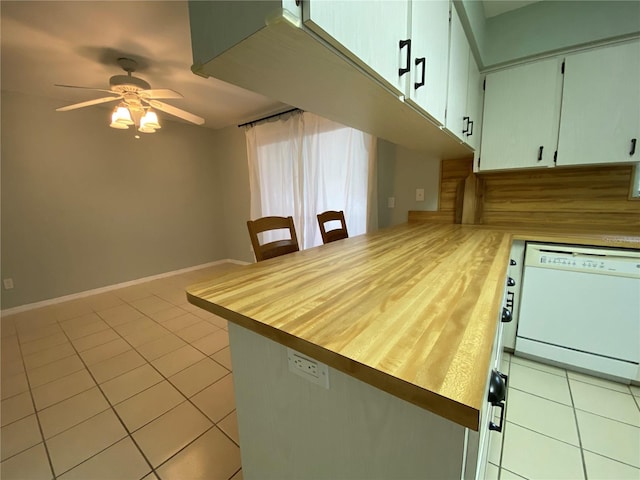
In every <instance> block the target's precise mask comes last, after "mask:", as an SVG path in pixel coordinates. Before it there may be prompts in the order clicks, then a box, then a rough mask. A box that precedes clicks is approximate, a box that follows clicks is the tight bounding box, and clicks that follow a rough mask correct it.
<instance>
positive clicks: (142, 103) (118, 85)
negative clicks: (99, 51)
mask: <svg viewBox="0 0 640 480" xmlns="http://www.w3.org/2000/svg"><path fill="white" fill-rule="evenodd" d="M118 65H120V66H121V67H122V69H123V70H124V71H125V72H127V75H114V76H113V77H111V78H110V79H109V85H110V89H109V90H105V89H102V88H91V87H78V86H75V85H57V84H56V85H55V86H56V87H65V88H81V89H85V90H94V91H97V92H107V93H109V94H111V95H110V96H108V97H102V98H97V99H95V100H88V101H86V102H80V103H74V104H73V105H67V106H66V107H60V108H56V111H57V112H66V111H68V110H75V109H77V108H83V107H89V106H91V105H98V104H101V103H107V102H114V101H116V100H120V103H119V104H118V106H116V107H115V108H114V111H113V114H112V116H111V125H110V126H111V127H113V128H122V129H124V128H129V125H136V126H137V127H138V130H139V131H141V132H143V133H153V132H155V130H156V129H158V128H160V124H159V123H158V117H157V115H156V114H155V112H153V110H152V109H151V107H153V108H155V109H157V110H161V111H163V112H166V113H168V114H170V115H174V116H176V117H178V118H181V119H183V120H186V121H188V122H191V123H194V124H196V125H202V124H203V123H204V119H203V118H201V117H199V116H197V115H194V114H192V113H189V112H187V111H185V110H181V109H180V108H177V107H174V106H173V105H168V104H166V103H164V102H159V101H158V100H157V99H158V98H162V99H166V98H183V97H182V95H181V94H180V93H178V92H176V91H174V90H170V89H168V88H157V89H152V88H151V86H150V85H149V83H147V82H146V81H144V80H143V79H141V78H139V77H134V76H133V75H131V74H132V73H133V72H135V70H136V67H137V63H136V61H135V60H132V59H130V58H119V59H118Z"/></svg>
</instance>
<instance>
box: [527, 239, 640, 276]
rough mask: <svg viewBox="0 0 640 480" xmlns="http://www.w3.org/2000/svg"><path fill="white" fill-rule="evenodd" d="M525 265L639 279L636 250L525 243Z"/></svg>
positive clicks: (638, 257)
mask: <svg viewBox="0 0 640 480" xmlns="http://www.w3.org/2000/svg"><path fill="white" fill-rule="evenodd" d="M525 265H526V266H529V267H540V268H552V269H555V270H567V271H574V272H586V273H596V274H607V275H616V276H624V277H634V278H640V252H639V251H628V250H611V249H597V248H585V247H574V246H570V245H544V244H535V243H528V244H527V251H526V255H525Z"/></svg>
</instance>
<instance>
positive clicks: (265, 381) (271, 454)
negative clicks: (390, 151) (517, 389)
mask: <svg viewBox="0 0 640 480" xmlns="http://www.w3.org/2000/svg"><path fill="white" fill-rule="evenodd" d="M510 238H511V236H510V235H509V234H508V233H506V232H499V231H492V230H486V229H479V228H474V227H466V226H461V225H430V224H425V223H416V224H405V225H401V226H398V227H394V228H390V229H386V230H381V231H379V232H376V233H372V234H368V235H362V236H358V237H353V238H349V239H345V240H342V241H339V242H334V243H331V244H327V245H323V246H320V247H317V248H313V249H309V250H305V251H301V252H297V253H294V254H290V255H286V256H282V257H278V258H274V259H271V260H269V261H265V262H260V263H256V264H252V265H248V266H245V267H243V268H242V269H240V270H238V271H235V272H231V273H229V274H226V275H224V276H223V277H220V278H217V279H213V280H212V281H210V282H207V283H203V284H199V285H195V286H192V287H190V288H189V289H188V291H187V294H188V298H189V301H190V302H191V303H193V304H195V305H197V306H199V307H201V308H204V309H206V310H208V311H210V312H213V313H216V314H218V315H220V316H222V317H224V318H226V319H227V320H228V321H229V335H230V342H231V352H232V362H233V369H234V377H235V378H234V382H235V388H236V403H237V409H238V423H239V429H240V439H241V440H240V441H241V451H242V457H243V472H244V475H245V477H246V478H252V477H254V476H255V477H259V478H276V477H277V478H311V477H313V478H365V477H366V478H390V476H394V478H415V476H416V475H418V473H419V472H422V474H425V473H428V472H431V474H432V475H433V478H436V477H437V478H453V477H457V478H460V477H461V476H464V477H465V478H473V477H474V476H475V473H476V472H475V470H476V463H477V457H478V450H479V445H480V443H481V442H479V441H478V436H479V433H478V431H479V430H480V431H482V430H484V429H483V428H481V422H485V423H486V419H483V418H482V416H483V411H484V410H486V408H485V405H488V403H487V402H486V393H487V381H488V378H489V372H490V370H491V366H492V365H493V364H494V363H493V361H492V349H493V353H494V355H495V354H496V352H495V350H496V349H495V346H494V343H495V340H496V331H497V326H498V324H499V317H498V315H499V312H500V311H501V307H502V302H503V295H504V285H505V272H506V269H507V264H508V260H509V245H510ZM286 347H290V348H292V349H294V350H296V351H297V352H300V353H301V354H302V355H304V356H307V357H309V358H311V359H315V360H316V361H318V362H322V363H324V364H326V365H328V367H329V369H328V376H329V381H328V389H327V388H324V387H323V386H320V385H315V384H312V383H310V382H309V381H307V380H305V379H303V378H300V377H299V376H297V375H294V374H293V373H291V372H289V369H288V368H287V362H288V359H287V356H288V355H291V352H289V353H287V348H286ZM474 439H475V441H474ZM465 464H466V469H467V470H468V472H467V474H466V475H464V474H463V472H464V470H465Z"/></svg>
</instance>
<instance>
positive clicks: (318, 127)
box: [246, 111, 377, 249]
mask: <svg viewBox="0 0 640 480" xmlns="http://www.w3.org/2000/svg"><path fill="white" fill-rule="evenodd" d="M246 141H247V156H248V160H249V176H250V187H251V218H252V219H255V218H259V217H266V216H270V215H277V216H283V217H288V216H292V217H293V220H294V223H295V226H296V233H297V235H298V242H299V244H300V248H301V249H305V248H310V247H313V246H316V245H320V244H322V237H321V236H320V230H319V229H318V220H317V218H316V215H317V214H318V213H321V212H324V211H326V210H343V211H344V214H345V219H346V222H347V229H348V231H349V236H355V235H360V234H362V233H365V232H366V231H369V230H373V229H375V228H376V227H377V222H376V220H375V219H376V217H377V212H376V211H375V206H376V204H377V202H376V201H375V192H376V176H375V154H376V148H375V145H376V143H375V138H374V137H372V136H371V135H369V134H366V133H364V132H361V131H359V130H355V129H353V128H349V127H345V126H344V125H341V124H339V123H336V122H333V121H331V120H327V119H325V118H322V117H319V116H317V115H314V114H312V113H309V112H299V111H298V112H294V113H292V114H287V115H285V116H281V117H279V118H278V119H277V120H273V121H266V122H263V123H260V124H258V125H255V126H250V127H247V130H246ZM277 238H278V236H277V234H276V235H272V236H270V237H267V238H265V239H264V240H263V241H272V240H275V239H277Z"/></svg>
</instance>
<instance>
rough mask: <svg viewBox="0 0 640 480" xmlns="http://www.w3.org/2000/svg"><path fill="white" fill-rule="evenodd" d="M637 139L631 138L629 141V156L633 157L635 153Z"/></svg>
mask: <svg viewBox="0 0 640 480" xmlns="http://www.w3.org/2000/svg"><path fill="white" fill-rule="evenodd" d="M637 140H638V139H637V138H632V139H631V151H630V152H629V155H630V156H633V154H634V153H636V141H637Z"/></svg>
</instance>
